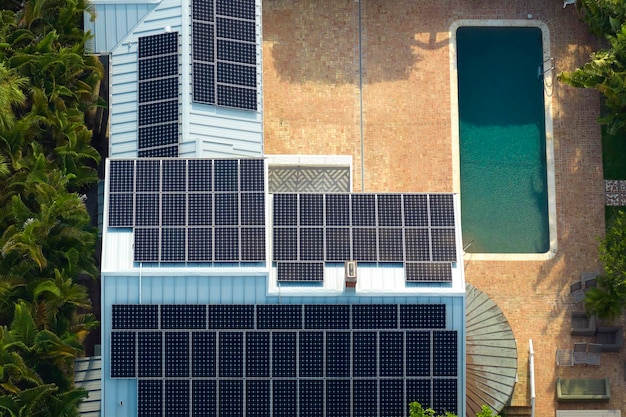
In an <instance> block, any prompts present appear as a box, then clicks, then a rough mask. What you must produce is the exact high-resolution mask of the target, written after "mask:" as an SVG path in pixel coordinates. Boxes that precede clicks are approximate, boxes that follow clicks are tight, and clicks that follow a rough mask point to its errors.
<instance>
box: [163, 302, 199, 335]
mask: <svg viewBox="0 0 626 417" xmlns="http://www.w3.org/2000/svg"><path fill="white" fill-rule="evenodd" d="M161 328H162V329H206V305H204V304H198V305H196V304H185V305H181V304H176V305H162V306H161Z"/></svg>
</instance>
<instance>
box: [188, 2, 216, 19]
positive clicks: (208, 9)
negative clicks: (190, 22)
mask: <svg viewBox="0 0 626 417" xmlns="http://www.w3.org/2000/svg"><path fill="white" fill-rule="evenodd" d="M214 8H215V4H214V0H193V2H192V18H193V19H194V20H204V21H206V22H212V21H213V19H214V12H215V10H214Z"/></svg>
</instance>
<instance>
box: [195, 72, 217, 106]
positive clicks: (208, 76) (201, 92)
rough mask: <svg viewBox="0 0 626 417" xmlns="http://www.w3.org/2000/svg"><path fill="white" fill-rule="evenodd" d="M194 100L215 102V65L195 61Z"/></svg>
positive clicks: (207, 102) (208, 102)
mask: <svg viewBox="0 0 626 417" xmlns="http://www.w3.org/2000/svg"><path fill="white" fill-rule="evenodd" d="M193 101H196V102H198V103H206V104H215V65H214V64H203V63H200V62H194V63H193Z"/></svg>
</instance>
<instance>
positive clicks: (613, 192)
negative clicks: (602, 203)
mask: <svg viewBox="0 0 626 417" xmlns="http://www.w3.org/2000/svg"><path fill="white" fill-rule="evenodd" d="M604 193H605V196H606V199H605V200H606V205H607V206H626V180H604Z"/></svg>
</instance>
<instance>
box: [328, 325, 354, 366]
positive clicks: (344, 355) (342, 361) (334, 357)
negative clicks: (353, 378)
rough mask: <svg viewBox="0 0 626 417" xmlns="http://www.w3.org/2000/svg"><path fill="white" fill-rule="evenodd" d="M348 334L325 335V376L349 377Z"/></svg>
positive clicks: (330, 333)
mask: <svg viewBox="0 0 626 417" xmlns="http://www.w3.org/2000/svg"><path fill="white" fill-rule="evenodd" d="M350 351H351V349H350V333H349V332H327V333H326V376H327V377H349V376H350Z"/></svg>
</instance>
